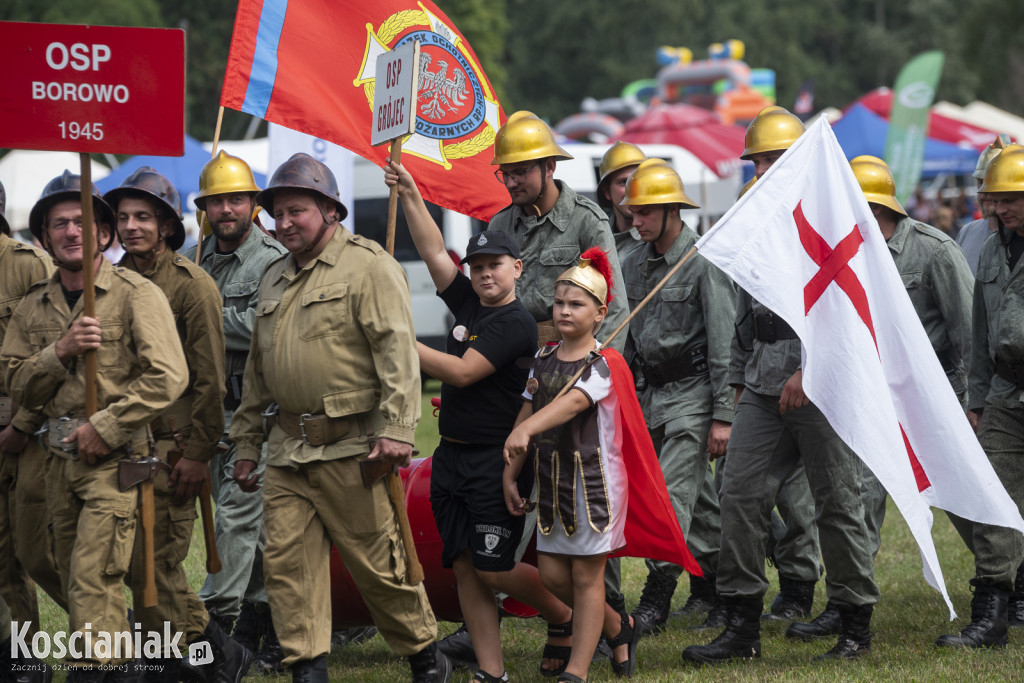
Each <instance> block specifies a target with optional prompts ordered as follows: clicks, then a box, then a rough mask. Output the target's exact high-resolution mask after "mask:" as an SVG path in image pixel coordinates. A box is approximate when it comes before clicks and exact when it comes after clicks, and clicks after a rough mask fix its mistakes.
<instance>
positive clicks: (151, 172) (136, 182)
mask: <svg viewBox="0 0 1024 683" xmlns="http://www.w3.org/2000/svg"><path fill="white" fill-rule="evenodd" d="M131 196H141V197H146V198H149V199H155V200H157V201H158V202H159V203H160V204H162V205H163V206H165V207H167V208H168V209H170V210H171V217H172V219H173V221H172V222H173V223H174V234H173V235H171V236H170V237H168V238H167V246H169V247H170V248H171V249H174V250H178V249H181V245H183V244H185V224H184V223H182V222H181V199H180V198H179V197H178V191H177V190H176V189H175V188H174V183H172V182H171V181H170V180H168V179H167V178H165V177H164V176H162V175H160V174H159V173H158V172H157V171H156V169H154V168H152V167H150V166H140V167H139V168H138V169H136V171H135V172H134V173H132V174H131V175H130V176H128V177H127V178H125V179H124V181H122V182H121V184H120V185H118V186H117V187H115V188H114V189H113V190H110V191H108V192H107V193H106V194H105V195H103V198H104V199H106V200H107V203H109V204H110V205H111V206H112V207H114V210H115V211H117V205H118V202H120V201H121V199H123V198H124V197H131Z"/></svg>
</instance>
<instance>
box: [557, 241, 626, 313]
mask: <svg viewBox="0 0 1024 683" xmlns="http://www.w3.org/2000/svg"><path fill="white" fill-rule="evenodd" d="M611 280H612V266H611V262H610V261H609V260H608V254H607V253H605V251H604V250H603V249H601V248H600V247H591V248H590V249H587V250H586V251H585V252H583V253H582V254H580V260H579V262H578V263H577V264H576V265H575V266H573V267H572V268H569V269H568V270H566V271H565V272H563V273H562V274H561V275H559V276H558V279H557V280H555V284H556V285H557V284H558V283H559V282H571V283H572V284H574V285H576V286H577V287H581V288H583V289H585V290H586V291H588V292H590V294H591V295H593V297H594V298H595V299H597V300H598V301H599V302H601V305H602V306H607V305H608V303H609V302H610V301H611V300H612V295H611V293H610V292H609V291H608V289H609V287H614V286H615V285H614V284H613V283H612V281H611Z"/></svg>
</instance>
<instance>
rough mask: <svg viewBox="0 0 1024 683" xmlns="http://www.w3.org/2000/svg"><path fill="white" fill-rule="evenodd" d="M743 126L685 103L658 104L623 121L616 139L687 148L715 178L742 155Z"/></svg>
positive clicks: (729, 172)
mask: <svg viewBox="0 0 1024 683" xmlns="http://www.w3.org/2000/svg"><path fill="white" fill-rule="evenodd" d="M745 132H746V129H745V128H744V127H743V126H736V125H726V124H724V123H721V122H719V120H718V117H717V116H715V114H714V112H710V111H708V110H707V109H701V108H700V107H694V106H692V105H689V104H659V105H657V106H654V107H651V108H650V109H648V110H647V111H646V112H644V113H643V114H641V115H640V116H637V117H636V118H634V119H631V120H629V121H627V122H626V129H625V131H624V132H623V133H622V135H620V136H619V138H618V139H619V140H623V141H625V142H632V143H634V144H637V145H642V144H649V145H650V144H669V145H678V146H680V147H682V148H684V149H686V150H689V151H690V152H691V153H693V155H694V156H695V157H697V158H698V159H700V160H701V161H703V162H704V163H705V164H707V165H708V167H709V168H711V170H713V171H714V172H715V173H716V174H718V176H719V177H721V178H724V177H726V176H728V175H732V174H733V173H734V172H735V171H736V167H737V166H738V165H739V163H740V155H741V154H743V135H744V133H745Z"/></svg>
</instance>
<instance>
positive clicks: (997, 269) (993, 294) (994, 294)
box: [968, 228, 1024, 410]
mask: <svg viewBox="0 0 1024 683" xmlns="http://www.w3.org/2000/svg"><path fill="white" fill-rule="evenodd" d="M1003 231H1004V232H1005V228H1004V229H1003ZM996 358H999V359H1000V360H1002V361H1004V362H1006V363H1010V364H1013V365H1017V364H1024V258H1022V259H1020V260H1019V261H1017V264H1016V265H1015V266H1014V268H1013V270H1012V271H1011V270H1010V267H1009V266H1008V265H1007V263H1006V249H1005V248H1004V247H1003V245H1002V242H1000V241H999V233H998V232H996V233H993V234H992V235H990V236H989V238H988V239H987V240H985V244H984V246H983V247H982V248H981V256H980V257H979V258H978V274H977V280H976V281H975V283H974V337H973V340H972V342H971V375H970V390H969V391H968V407H969V408H970V409H971V410H978V409H980V408H984V407H985V405H987V404H994V405H997V406H1000V407H1003V408H1019V407H1020V405H1021V401H1022V400H1024V392H1022V390H1021V387H1020V386H1018V385H1016V384H1014V383H1013V382H1010V381H1009V380H1007V379H1004V378H1002V377H1000V376H999V375H997V374H996V370H995V367H996V365H995V362H996Z"/></svg>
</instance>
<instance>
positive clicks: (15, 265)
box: [0, 233, 53, 434]
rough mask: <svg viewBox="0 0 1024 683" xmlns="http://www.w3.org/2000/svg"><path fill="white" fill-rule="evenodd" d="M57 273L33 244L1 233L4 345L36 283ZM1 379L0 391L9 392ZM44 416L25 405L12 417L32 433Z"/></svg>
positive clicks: (0, 329) (0, 300)
mask: <svg viewBox="0 0 1024 683" xmlns="http://www.w3.org/2000/svg"><path fill="white" fill-rule="evenodd" d="M51 273H53V260H52V259H51V258H50V256H49V255H48V254H46V253H45V252H43V251H40V250H39V249H36V248H35V247H33V246H29V245H28V244H25V243H23V242H19V241H18V240H16V239H14V238H12V237H9V236H8V235H5V234H3V233H0V344H2V343H3V339H4V335H5V334H6V333H7V325H8V323H10V321H11V316H12V315H13V314H14V310H15V309H16V308H17V307H18V304H20V303H21V300H22V299H23V298H25V294H27V293H28V290H29V287H31V286H32V284H33V283H35V282H38V281H40V280H45V279H46V278H48V277H49V276H50V274H51ZM2 381H3V380H2V379H0V391H3V392H4V393H6V391H7V390H6V389H5V388H4V387H3V385H2ZM41 421H42V418H40V417H39V416H37V415H33V414H32V413H31V412H30V411H28V410H25V409H24V408H21V409H19V410H18V412H17V413H16V414H15V415H14V417H13V418H12V419H11V424H13V425H14V426H15V427H16V428H17V429H20V430H21V431H23V432H26V433H29V434H31V433H32V432H34V431H36V429H38V427H39V424H40V423H41Z"/></svg>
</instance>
